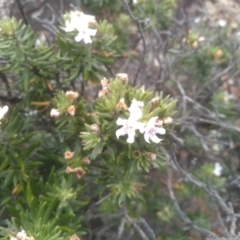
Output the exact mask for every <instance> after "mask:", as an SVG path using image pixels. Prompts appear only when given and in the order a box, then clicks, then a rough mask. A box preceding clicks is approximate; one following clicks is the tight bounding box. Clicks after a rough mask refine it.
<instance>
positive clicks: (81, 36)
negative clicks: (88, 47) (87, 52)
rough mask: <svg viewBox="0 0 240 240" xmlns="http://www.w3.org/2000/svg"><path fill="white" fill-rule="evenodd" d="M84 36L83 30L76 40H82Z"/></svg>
mask: <svg viewBox="0 0 240 240" xmlns="http://www.w3.org/2000/svg"><path fill="white" fill-rule="evenodd" d="M83 38H84V35H83V33H82V32H79V33H78V35H77V36H76V37H75V41H76V42H80V41H81V40H82V39H83Z"/></svg>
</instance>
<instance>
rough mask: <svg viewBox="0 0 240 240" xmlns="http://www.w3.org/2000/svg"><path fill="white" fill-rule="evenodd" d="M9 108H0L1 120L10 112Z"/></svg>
mask: <svg viewBox="0 0 240 240" xmlns="http://www.w3.org/2000/svg"><path fill="white" fill-rule="evenodd" d="M8 109H9V108H8V106H7V105H5V106H4V107H2V108H1V107H0V120H1V119H2V118H3V116H4V115H5V114H6V113H7V112H8Z"/></svg>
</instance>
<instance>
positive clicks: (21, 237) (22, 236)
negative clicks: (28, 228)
mask: <svg viewBox="0 0 240 240" xmlns="http://www.w3.org/2000/svg"><path fill="white" fill-rule="evenodd" d="M10 240H34V237H32V236H31V237H28V236H27V234H26V232H25V231H24V230H22V231H21V232H18V233H17V235H16V237H13V236H11V237H10Z"/></svg>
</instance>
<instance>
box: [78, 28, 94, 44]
mask: <svg viewBox="0 0 240 240" xmlns="http://www.w3.org/2000/svg"><path fill="white" fill-rule="evenodd" d="M96 33H97V29H90V28H85V29H81V30H80V31H79V33H78V35H77V36H76V37H75V40H76V42H80V41H81V40H83V41H84V42H85V44H88V43H92V39H91V36H95V35H96Z"/></svg>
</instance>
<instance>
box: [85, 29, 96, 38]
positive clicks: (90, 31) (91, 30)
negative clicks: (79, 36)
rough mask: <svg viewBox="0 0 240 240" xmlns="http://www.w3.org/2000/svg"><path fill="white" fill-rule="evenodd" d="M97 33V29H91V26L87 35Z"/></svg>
mask: <svg viewBox="0 0 240 240" xmlns="http://www.w3.org/2000/svg"><path fill="white" fill-rule="evenodd" d="M96 34H97V29H91V28H88V29H87V35H89V36H95V35H96Z"/></svg>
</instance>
